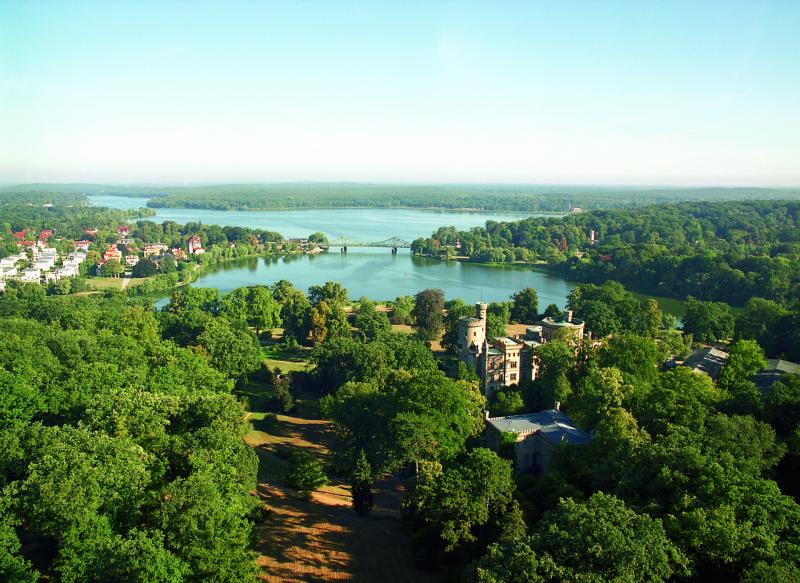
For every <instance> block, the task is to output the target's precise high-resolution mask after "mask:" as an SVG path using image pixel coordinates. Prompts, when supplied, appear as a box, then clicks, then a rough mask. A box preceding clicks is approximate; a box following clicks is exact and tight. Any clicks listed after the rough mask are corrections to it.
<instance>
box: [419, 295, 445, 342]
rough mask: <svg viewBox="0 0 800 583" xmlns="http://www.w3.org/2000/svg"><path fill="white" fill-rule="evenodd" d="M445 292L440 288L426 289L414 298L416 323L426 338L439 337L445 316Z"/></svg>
mask: <svg viewBox="0 0 800 583" xmlns="http://www.w3.org/2000/svg"><path fill="white" fill-rule="evenodd" d="M443 312H444V292H443V291H442V290H440V289H426V290H423V291H421V292H419V293H417V295H416V297H415V298H414V310H413V311H412V315H413V317H414V325H415V327H416V329H417V332H418V333H419V335H420V336H421V337H422V338H424V339H425V340H435V339H436V338H438V337H439V334H440V333H441V331H442V327H443V318H444V313H443Z"/></svg>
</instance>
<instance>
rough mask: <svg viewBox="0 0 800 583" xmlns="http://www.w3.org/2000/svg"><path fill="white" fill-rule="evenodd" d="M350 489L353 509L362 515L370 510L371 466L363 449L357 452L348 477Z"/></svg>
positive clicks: (371, 499) (371, 498)
mask: <svg viewBox="0 0 800 583" xmlns="http://www.w3.org/2000/svg"><path fill="white" fill-rule="evenodd" d="M350 491H351V493H352V496H353V510H355V511H356V512H358V513H359V514H361V515H362V516H364V515H366V514H369V512H370V510H372V505H373V495H372V466H370V464H369V461H367V455H366V454H365V453H364V450H363V449H362V450H360V451H359V452H358V459H357V460H356V464H355V466H354V468H353V473H352V475H351V478H350Z"/></svg>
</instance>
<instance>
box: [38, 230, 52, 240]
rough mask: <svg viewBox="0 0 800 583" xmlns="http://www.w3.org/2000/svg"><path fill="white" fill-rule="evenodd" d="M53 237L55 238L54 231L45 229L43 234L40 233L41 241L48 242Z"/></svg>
mask: <svg viewBox="0 0 800 583" xmlns="http://www.w3.org/2000/svg"><path fill="white" fill-rule="evenodd" d="M52 236H53V231H51V230H50V229H45V230H43V231H42V232H41V233H39V240H40V241H47V240H48V239H49V238H50V237H52Z"/></svg>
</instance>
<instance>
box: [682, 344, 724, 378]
mask: <svg viewBox="0 0 800 583" xmlns="http://www.w3.org/2000/svg"><path fill="white" fill-rule="evenodd" d="M727 360H728V353H727V352H725V351H724V350H719V349H718V348H703V349H701V350H695V351H694V352H693V353H692V354H691V355H689V358H687V359H686V360H684V361H683V366H688V367H689V368H690V369H692V372H698V373H703V374H707V375H708V376H710V377H711V378H712V379H715V378H717V376H718V375H719V372H720V371H721V370H722V367H723V365H724V364H725V361H727Z"/></svg>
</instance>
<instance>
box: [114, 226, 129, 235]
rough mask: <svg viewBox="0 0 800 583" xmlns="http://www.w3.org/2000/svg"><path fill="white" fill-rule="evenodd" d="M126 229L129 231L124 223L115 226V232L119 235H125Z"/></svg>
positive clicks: (126, 233)
mask: <svg viewBox="0 0 800 583" xmlns="http://www.w3.org/2000/svg"><path fill="white" fill-rule="evenodd" d="M128 231H130V229H129V228H128V227H126V226H125V225H120V226H119V227H117V234H118V235H119V236H121V237H127V236H128Z"/></svg>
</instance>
